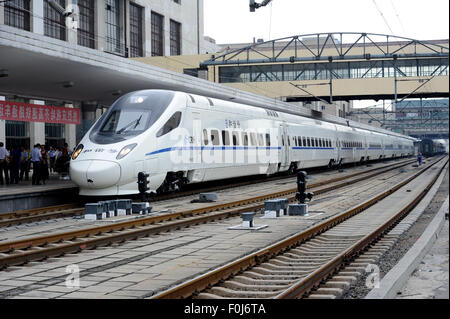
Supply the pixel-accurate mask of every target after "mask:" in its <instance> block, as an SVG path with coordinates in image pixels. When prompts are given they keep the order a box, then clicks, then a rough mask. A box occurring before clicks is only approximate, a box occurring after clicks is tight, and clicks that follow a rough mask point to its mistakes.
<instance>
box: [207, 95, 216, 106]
mask: <svg viewBox="0 0 450 319" xmlns="http://www.w3.org/2000/svg"><path fill="white" fill-rule="evenodd" d="M207 99H208V102H209V105H210V106H214V103H213V101H212V100H211V99H210V98H209V97H207Z"/></svg>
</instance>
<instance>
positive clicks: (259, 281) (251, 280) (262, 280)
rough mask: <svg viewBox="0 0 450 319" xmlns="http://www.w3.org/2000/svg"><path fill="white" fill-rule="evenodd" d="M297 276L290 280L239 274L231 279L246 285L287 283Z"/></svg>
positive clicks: (293, 279)
mask: <svg viewBox="0 0 450 319" xmlns="http://www.w3.org/2000/svg"><path fill="white" fill-rule="evenodd" d="M297 279H298V278H297V277H295V278H292V279H290V280H286V279H278V280H277V279H265V278H264V277H259V278H257V279H255V278H253V277H248V276H246V275H239V276H236V277H234V278H233V280H235V281H237V282H239V283H242V284H247V285H281V286H283V285H289V284H290V283H292V282H293V281H295V280H297Z"/></svg>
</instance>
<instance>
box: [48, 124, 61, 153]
mask: <svg viewBox="0 0 450 319" xmlns="http://www.w3.org/2000/svg"><path fill="white" fill-rule="evenodd" d="M64 129H65V125H64V124H59V123H45V144H46V145H48V146H53V147H63V146H64V142H65V139H64Z"/></svg>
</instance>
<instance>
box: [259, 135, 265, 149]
mask: <svg viewBox="0 0 450 319" xmlns="http://www.w3.org/2000/svg"><path fill="white" fill-rule="evenodd" d="M258 146H264V137H263V135H262V134H261V133H259V134H258Z"/></svg>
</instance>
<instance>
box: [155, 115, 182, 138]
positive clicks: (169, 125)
mask: <svg viewBox="0 0 450 319" xmlns="http://www.w3.org/2000/svg"><path fill="white" fill-rule="evenodd" d="M180 122H181V112H179V111H178V112H175V113H174V114H173V115H172V116H171V117H170V119H168V120H167V122H166V124H164V125H163V127H161V128H160V129H159V131H158V133H156V137H160V136H163V135H165V134H167V133H169V132H170V131H172V130H173V129H176V128H177V127H178V125H180Z"/></svg>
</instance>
